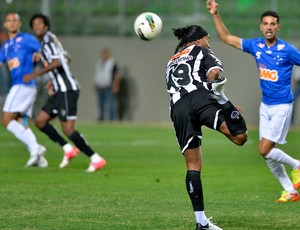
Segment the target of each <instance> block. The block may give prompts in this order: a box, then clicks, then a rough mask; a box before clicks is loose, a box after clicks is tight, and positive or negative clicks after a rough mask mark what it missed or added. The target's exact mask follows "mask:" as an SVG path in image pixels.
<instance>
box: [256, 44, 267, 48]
mask: <svg viewBox="0 0 300 230" xmlns="http://www.w3.org/2000/svg"><path fill="white" fill-rule="evenodd" d="M257 46H258V47H259V48H261V49H262V48H264V47H265V44H263V43H258V44H257Z"/></svg>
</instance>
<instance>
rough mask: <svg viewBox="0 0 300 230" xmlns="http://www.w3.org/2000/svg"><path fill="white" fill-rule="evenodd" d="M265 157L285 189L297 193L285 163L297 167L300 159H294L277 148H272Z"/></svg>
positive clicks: (293, 167)
mask: <svg viewBox="0 0 300 230" xmlns="http://www.w3.org/2000/svg"><path fill="white" fill-rule="evenodd" d="M265 158H266V163H267V165H268V167H269V169H270V171H271V172H272V174H273V175H274V176H275V178H276V179H277V180H278V181H279V183H280V184H281V186H282V187H283V188H284V190H285V191H287V192H292V193H296V192H297V191H296V190H295V189H294V186H293V183H292V181H291V179H290V178H289V176H288V175H287V173H286V170H285V167H284V165H283V164H287V165H288V166H290V167H291V169H295V168H297V167H298V165H299V161H297V160H295V159H293V158H292V157H290V156H289V155H287V154H286V153H285V152H283V151H282V150H280V149H277V148H273V149H271V151H270V152H269V153H268V154H267V155H266V156H265Z"/></svg>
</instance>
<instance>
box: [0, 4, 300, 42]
mask: <svg viewBox="0 0 300 230" xmlns="http://www.w3.org/2000/svg"><path fill="white" fill-rule="evenodd" d="M6 2H7V1H1V2H0V8H1V11H2V14H1V21H3V18H4V14H3V13H6V12H8V11H16V12H18V13H19V14H20V15H21V17H22V19H23V22H26V21H29V19H30V16H31V15H32V14H34V13H37V12H45V8H44V7H45V3H47V4H46V5H48V9H47V12H49V14H50V17H51V20H52V24H53V25H52V29H53V31H55V32H56V33H57V34H59V35H61V36H64V35H68V36H73V35H74V36H90V35H108V36H127V37H128V36H133V35H134V31H133V26H132V24H133V22H134V19H135V17H136V16H137V15H138V14H140V13H141V12H144V11H152V12H155V13H157V14H158V15H160V16H161V18H162V20H163V22H164V30H163V32H162V37H170V36H172V35H171V28H173V27H178V26H181V25H186V24H202V25H203V26H205V27H206V28H209V27H210V26H213V24H212V21H211V18H210V16H209V15H208V12H207V10H206V6H205V1H204V0H203V1H199V0H189V4H187V2H186V1H182V0H164V1H163V0H151V1H140V0H76V1H75V0H22V1H19V0H13V1H12V2H11V3H10V4H8V3H6ZM221 3H222V7H221V9H220V12H221V15H222V17H223V19H224V21H225V22H226V25H227V26H228V27H229V29H230V31H231V32H232V33H234V34H237V35H239V34H241V35H242V36H243V37H253V36H259V35H260V31H259V30H258V24H259V22H260V15H261V13H262V12H263V11H265V10H269V9H272V10H276V11H278V13H279V15H280V16H281V25H282V29H281V32H280V37H281V38H283V39H298V38H299V37H300V30H298V29H296V28H297V27H299V25H300V11H299V7H300V1H299V0H289V1H282V0H247V1H245V0H232V1H222V2H221ZM23 24H24V25H23V29H24V30H25V31H27V32H28V31H30V30H29V26H28V25H27V23H23ZM215 35H216V34H215V33H214V32H213V31H212V36H215Z"/></svg>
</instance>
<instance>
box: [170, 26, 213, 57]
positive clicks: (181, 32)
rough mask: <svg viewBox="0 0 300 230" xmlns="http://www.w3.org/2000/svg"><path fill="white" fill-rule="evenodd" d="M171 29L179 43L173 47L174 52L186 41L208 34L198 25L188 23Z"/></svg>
mask: <svg viewBox="0 0 300 230" xmlns="http://www.w3.org/2000/svg"><path fill="white" fill-rule="evenodd" d="M172 30H173V34H174V35H175V37H177V39H178V40H180V42H179V44H178V45H177V47H176V49H175V53H177V52H178V51H179V50H180V49H181V48H183V47H184V45H185V44H187V43H188V42H191V41H195V40H197V39H201V38H203V37H204V36H206V35H208V33H207V31H206V30H205V29H204V28H202V27H201V26H198V25H189V26H185V27H180V28H177V29H172Z"/></svg>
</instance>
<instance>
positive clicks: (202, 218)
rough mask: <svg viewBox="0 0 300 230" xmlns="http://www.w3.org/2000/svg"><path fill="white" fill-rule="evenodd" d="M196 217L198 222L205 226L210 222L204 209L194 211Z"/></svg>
mask: <svg viewBox="0 0 300 230" xmlns="http://www.w3.org/2000/svg"><path fill="white" fill-rule="evenodd" d="M194 214H195V218H196V223H199V224H201V225H202V226H205V225H207V224H208V219H207V217H206V216H205V213H204V211H196V212H194Z"/></svg>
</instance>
